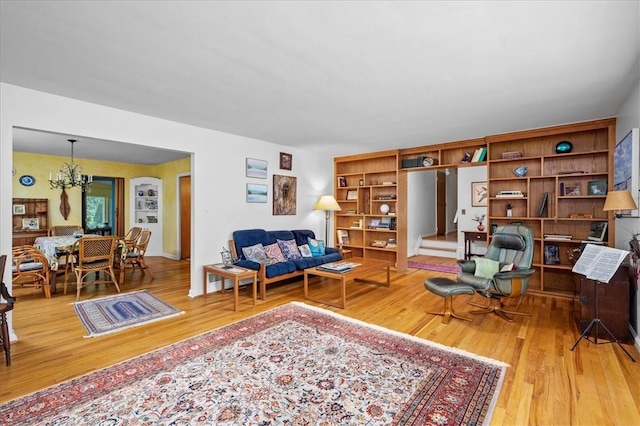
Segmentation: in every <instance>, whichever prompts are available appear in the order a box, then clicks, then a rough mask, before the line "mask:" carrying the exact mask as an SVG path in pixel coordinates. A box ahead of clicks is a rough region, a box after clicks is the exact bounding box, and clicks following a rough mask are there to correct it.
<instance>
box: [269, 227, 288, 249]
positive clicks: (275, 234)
mask: <svg viewBox="0 0 640 426" xmlns="http://www.w3.org/2000/svg"><path fill="white" fill-rule="evenodd" d="M293 239H294V236H293V233H292V232H291V231H286V230H279V231H267V240H266V242H267V244H272V243H277V242H278V240H293ZM263 244H264V242H263ZM280 250H282V249H280Z"/></svg>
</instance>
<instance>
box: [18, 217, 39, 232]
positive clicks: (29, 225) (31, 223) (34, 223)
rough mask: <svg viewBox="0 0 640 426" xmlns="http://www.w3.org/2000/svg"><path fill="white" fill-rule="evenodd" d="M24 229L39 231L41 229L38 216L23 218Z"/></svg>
mask: <svg viewBox="0 0 640 426" xmlns="http://www.w3.org/2000/svg"><path fill="white" fill-rule="evenodd" d="M22 229H27V230H29V231H37V230H38V229H40V221H39V220H38V219H36V218H30V219H22Z"/></svg>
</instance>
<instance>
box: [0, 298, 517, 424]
mask: <svg viewBox="0 0 640 426" xmlns="http://www.w3.org/2000/svg"><path fill="white" fill-rule="evenodd" d="M506 368H507V365H506V364H504V363H502V362H499V361H495V360H492V359H489V358H485V357H480V356H477V355H474V354H472V353H469V352H465V351H462V350H459V349H455V348H450V347H446V346H443V345H439V344H437V343H434V342H430V341H428V340H424V339H421V338H418V337H414V336H410V335H407V334H403V333H399V332H396V331H393V330H389V329H385V328H382V327H380V326H377V325H373V324H367V323H365V322H362V321H358V320H356V319H353V318H349V317H345V316H342V315H339V314H337V313H334V312H331V311H327V310H324V309H320V308H315V307H312V306H308V305H304V304H301V303H298V302H292V303H289V304H287V305H283V306H280V307H278V308H275V309H272V310H269V311H266V312H262V313H259V314H257V315H255V316H254V317H251V318H246V319H244V320H241V321H239V322H236V323H233V324H229V325H226V326H224V327H221V328H218V329H216V330H212V331H209V332H206V333H203V334H201V335H198V336H195V337H192V338H189V339H187V340H184V341H182V342H178V343H175V344H173V345H170V346H166V347H164V348H160V349H158V350H155V351H153V352H149V353H147V354H145V355H141V356H139V357H136V358H132V359H130V360H127V361H124V362H121V363H119V364H115V365H113V366H111V367H107V368H105V369H102V370H98V371H95V372H92V373H89V374H86V375H84V376H81V377H77V378H75V379H72V380H69V381H67V382H63V383H60V384H57V385H55V386H52V387H50V388H45V389H43V390H40V391H37V392H35V393H33V394H30V395H26V396H23V397H21V398H18V399H15V400H13V401H9V402H7V403H4V404H0V424H3V422H4V423H6V424H52V425H53V424H65V425H72V424H73V425H79V424H86V425H98V424H102V425H105V424H114V425H126V424H128V425H141V424H148V425H151V424H153V425H170V424H174V425H175V424H180V425H187V424H189V425H196V424H197V425H303V424H304V425H367V426H388V425H402V426H409V425H412V426H418V425H420V426H423V425H427V424H429V425H476V426H479V425H482V424H484V425H487V424H489V422H490V420H491V415H492V413H493V410H494V407H495V405H496V401H497V399H498V395H499V393H500V388H501V386H502V383H503V381H504V376H505V371H506Z"/></svg>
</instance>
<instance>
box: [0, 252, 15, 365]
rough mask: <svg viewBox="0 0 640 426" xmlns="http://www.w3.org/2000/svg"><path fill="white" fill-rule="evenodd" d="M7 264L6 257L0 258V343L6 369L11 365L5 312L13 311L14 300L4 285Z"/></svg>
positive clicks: (4, 255)
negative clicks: (0, 343) (0, 299)
mask: <svg viewBox="0 0 640 426" xmlns="http://www.w3.org/2000/svg"><path fill="white" fill-rule="evenodd" d="M6 264H7V255H6V254H3V255H2V256H0V296H2V300H4V301H0V342H2V348H3V350H4V359H5V363H6V364H7V367H9V366H10V365H11V341H10V340H9V323H8V321H7V312H9V311H10V310H12V309H13V304H14V303H15V301H16V298H15V297H13V296H11V295H10V294H9V290H7V286H6V285H5V284H4V281H2V280H3V277H4V268H5V266H6Z"/></svg>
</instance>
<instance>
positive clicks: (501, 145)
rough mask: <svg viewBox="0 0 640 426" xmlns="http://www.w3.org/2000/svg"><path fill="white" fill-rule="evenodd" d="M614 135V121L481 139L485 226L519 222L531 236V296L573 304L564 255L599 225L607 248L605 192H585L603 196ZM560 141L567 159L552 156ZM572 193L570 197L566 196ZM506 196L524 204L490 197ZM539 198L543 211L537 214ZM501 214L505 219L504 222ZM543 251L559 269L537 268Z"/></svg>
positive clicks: (575, 289) (573, 282) (609, 218)
mask: <svg viewBox="0 0 640 426" xmlns="http://www.w3.org/2000/svg"><path fill="white" fill-rule="evenodd" d="M615 134H616V132H615V119H614V118H611V119H602V120H594V121H589V122H582V123H575V124H569V125H562V126H555V127H549V128H543V129H536V130H530V131H521V132H515V133H509V134H502V135H494V136H487V137H486V138H485V140H486V142H487V145H488V163H487V174H488V191H489V199H488V203H487V204H488V205H487V212H488V226H489V229H491V226H492V225H503V224H509V223H513V222H522V223H523V224H526V225H528V226H530V227H531V228H532V229H533V233H534V238H535V251H534V259H533V264H534V268H535V269H536V273H535V274H534V275H533V277H532V278H531V281H530V282H529V289H528V291H530V292H531V293H537V294H544V295H549V296H554V297H562V298H575V297H577V295H578V294H579V291H580V288H579V284H580V283H579V279H577V278H576V276H575V274H573V273H572V272H571V269H572V267H573V264H572V262H571V259H570V253H571V251H572V250H573V249H575V248H579V247H580V245H581V243H582V241H583V240H587V237H588V235H589V233H590V230H591V226H592V225H593V224H597V223H606V224H607V227H608V236H606V237H605V239H604V242H605V243H606V244H609V245H611V244H610V242H615V235H614V233H615V227H614V220H613V214H612V213H610V212H604V211H602V208H603V207H604V201H605V198H606V189H605V191H604V193H601V192H602V191H601V190H597V191H595V192H596V193H595V194H593V192H594V191H591V192H592V194H591V195H590V191H589V188H590V187H592V186H593V185H594V183H598V185H600V186H599V187H600V188H602V186H601V184H603V183H606V188H611V184H612V181H613V170H612V169H613V160H612V156H611V155H609V154H610V152H612V150H613V148H614V146H615ZM561 141H569V142H570V143H571V144H572V149H571V151H570V152H568V153H560V154H559V153H556V144H558V143H559V142H561ZM505 153H507V154H506V155H505ZM518 156H519V157H518ZM503 157H509V158H503ZM519 167H526V168H527V174H526V175H525V176H523V177H519V176H517V175H516V174H515V172H514V170H515V169H516V168H519ZM603 181H604V182H603ZM574 188H578V190H576V191H570V190H571V189H574ZM506 191H520V192H522V194H523V195H524V196H521V197H498V196H497V195H498V194H499V193H500V192H506ZM545 194H547V197H546V198H547V202H546V208H545V209H544V210H543V211H542V212H541V206H542V204H543V199H544V198H545ZM508 206H510V207H511V210H512V216H507V208H508ZM541 213H542V214H541ZM545 235H547V236H549V235H552V236H554V238H553V239H551V238H545ZM553 245H555V246H556V247H557V250H555V247H553ZM545 249H546V250H547V252H549V251H554V252H557V254H558V255H559V256H558V257H559V259H558V262H559V263H552V262H549V261H548V260H547V261H545Z"/></svg>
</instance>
